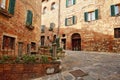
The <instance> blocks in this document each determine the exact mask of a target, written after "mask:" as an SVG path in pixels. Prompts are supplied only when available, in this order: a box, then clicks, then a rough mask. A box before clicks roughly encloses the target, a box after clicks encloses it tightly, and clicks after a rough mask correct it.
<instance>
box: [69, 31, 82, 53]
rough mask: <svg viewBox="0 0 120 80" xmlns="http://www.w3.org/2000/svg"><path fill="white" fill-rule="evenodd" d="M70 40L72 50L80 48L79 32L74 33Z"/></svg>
mask: <svg viewBox="0 0 120 80" xmlns="http://www.w3.org/2000/svg"><path fill="white" fill-rule="evenodd" d="M71 40H72V50H74V51H80V50H81V37H80V34H78V33H74V34H73V35H72V37H71Z"/></svg>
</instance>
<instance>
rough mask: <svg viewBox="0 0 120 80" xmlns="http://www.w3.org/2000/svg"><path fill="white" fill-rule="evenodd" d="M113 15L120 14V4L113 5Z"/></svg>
mask: <svg viewBox="0 0 120 80" xmlns="http://www.w3.org/2000/svg"><path fill="white" fill-rule="evenodd" d="M111 16H120V4H117V5H111Z"/></svg>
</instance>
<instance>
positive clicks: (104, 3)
mask: <svg viewBox="0 0 120 80" xmlns="http://www.w3.org/2000/svg"><path fill="white" fill-rule="evenodd" d="M53 3H55V4H56V5H55V7H54V8H55V9H51V8H52V6H53V5H52V4H53ZM42 12H43V14H42V20H41V21H42V22H41V24H42V26H44V27H45V29H43V28H42V29H43V30H44V31H45V32H44V33H42V35H43V36H41V39H42V40H41V42H42V43H43V42H44V43H45V44H48V43H47V41H48V38H49V37H53V39H54V35H57V36H59V37H60V42H61V43H63V45H62V46H63V48H64V49H68V50H83V51H102V52H120V0H43V1H42ZM52 22H53V23H54V24H55V28H53V35H50V34H49V33H50V31H49V30H48V29H47V28H49V27H50V23H52ZM58 24H59V25H58ZM57 33H58V34H57ZM45 34H47V36H46V35H45ZM45 44H44V45H45ZM42 45H43V44H42Z"/></svg>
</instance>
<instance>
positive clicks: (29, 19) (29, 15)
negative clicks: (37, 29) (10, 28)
mask: <svg viewBox="0 0 120 80" xmlns="http://www.w3.org/2000/svg"><path fill="white" fill-rule="evenodd" d="M32 17H33V14H32V12H31V11H30V10H28V11H27V20H26V24H27V25H32Z"/></svg>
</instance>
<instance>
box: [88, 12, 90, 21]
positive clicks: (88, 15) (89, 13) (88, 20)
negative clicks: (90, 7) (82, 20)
mask: <svg viewBox="0 0 120 80" xmlns="http://www.w3.org/2000/svg"><path fill="white" fill-rule="evenodd" d="M90 20H91V13H88V21H90Z"/></svg>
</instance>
